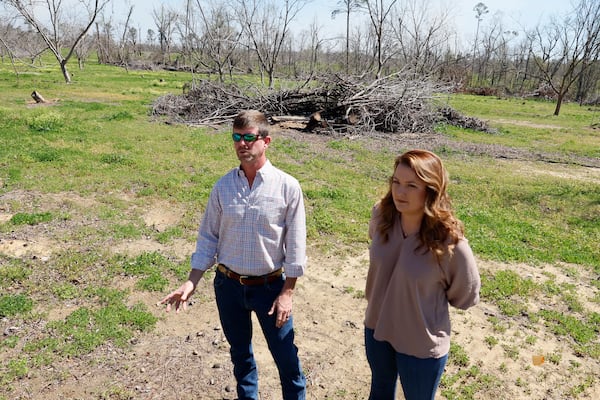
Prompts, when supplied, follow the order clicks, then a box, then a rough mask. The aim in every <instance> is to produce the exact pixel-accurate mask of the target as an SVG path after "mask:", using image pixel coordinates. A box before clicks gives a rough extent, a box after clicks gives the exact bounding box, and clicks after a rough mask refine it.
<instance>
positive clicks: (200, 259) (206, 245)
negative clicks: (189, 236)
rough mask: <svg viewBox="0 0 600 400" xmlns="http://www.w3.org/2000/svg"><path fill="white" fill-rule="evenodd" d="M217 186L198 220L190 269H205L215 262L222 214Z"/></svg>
mask: <svg viewBox="0 0 600 400" xmlns="http://www.w3.org/2000/svg"><path fill="white" fill-rule="evenodd" d="M217 186H218V185H215V186H214V187H213V189H212V191H211V193H210V196H209V198H208V204H207V206H206V210H205V211H204V216H203V218H202V221H201V222H200V228H199V229H198V238H197V239H196V251H194V252H193V253H192V260H191V266H192V269H199V270H202V271H206V270H207V269H209V268H210V267H212V266H213V265H214V264H215V260H216V256H217V248H218V243H219V227H220V224H221V215H222V209H221V205H220V202H219V192H218V187H217Z"/></svg>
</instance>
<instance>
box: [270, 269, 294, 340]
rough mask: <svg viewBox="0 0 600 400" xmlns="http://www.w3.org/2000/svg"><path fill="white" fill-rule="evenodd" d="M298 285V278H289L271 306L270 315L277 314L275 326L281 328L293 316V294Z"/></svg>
mask: <svg viewBox="0 0 600 400" xmlns="http://www.w3.org/2000/svg"><path fill="white" fill-rule="evenodd" d="M295 286H296V278H287V279H286V280H285V284H284V285H283V289H281V293H280V294H279V296H277V298H276V299H275V301H274V302H273V305H272V306H271V309H270V310H269V315H273V314H275V312H276V313H277V314H276V319H275V326H276V327H277V328H281V327H282V326H283V325H284V324H285V323H286V322H287V321H288V320H289V319H290V317H291V316H292V307H293V302H292V296H293V294H294V287H295Z"/></svg>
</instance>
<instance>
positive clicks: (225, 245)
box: [161, 110, 306, 400]
mask: <svg viewBox="0 0 600 400" xmlns="http://www.w3.org/2000/svg"><path fill="white" fill-rule="evenodd" d="M232 138H233V145H234V148H235V151H236V154H237V157H238V159H239V160H240V166H239V167H236V168H234V169H232V170H231V171H229V172H228V173H227V174H226V175H225V176H223V177H222V178H221V179H219V181H218V182H217V183H216V184H215V186H214V187H213V189H212V192H211V194H210V197H209V200H208V204H207V207H206V211H205V213H204V217H203V219H202V222H201V224H200V229H199V232H198V239H197V242H196V251H195V252H194V253H193V254H192V261H191V266H192V270H191V271H190V274H189V277H188V280H187V281H186V282H185V283H184V284H183V285H181V287H179V289H177V290H175V291H173V292H171V293H170V294H169V295H167V296H166V297H165V298H164V299H163V300H162V301H161V303H162V304H166V305H167V307H166V310H167V312H168V311H170V310H171V307H173V306H174V308H175V310H176V312H179V311H180V310H181V309H183V310H186V309H187V301H188V300H189V298H190V296H191V295H192V294H193V293H194V290H195V289H196V286H197V284H198V281H199V280H200V278H201V277H202V275H203V274H204V272H205V271H206V270H207V269H209V268H210V267H212V266H213V265H215V264H217V268H216V275H215V279H214V290H215V297H216V301H217V308H218V310H219V317H220V320H221V325H222V327H223V332H224V334H225V337H226V338H227V341H228V342H229V345H230V347H231V349H230V353H231V361H232V363H233V374H234V376H235V378H236V381H237V394H238V398H239V400H246V399H248V400H258V373H257V368H256V362H255V360H254V355H253V350H252V342H251V338H252V321H251V312H253V311H254V312H255V313H256V316H257V318H258V321H259V322H260V325H261V328H262V331H263V334H264V336H265V339H266V341H267V343H268V347H269V349H270V351H271V355H272V356H273V359H274V360H275V364H276V365H277V368H278V370H279V376H280V380H281V389H282V394H283V399H285V400H298V399H305V397H306V379H305V377H304V374H303V372H302V367H301V365H300V361H299V359H298V349H297V347H296V346H295V345H294V329H293V318H292V296H293V292H294V287H295V284H296V279H297V278H298V277H300V276H301V275H303V274H304V268H305V264H306V219H305V211H304V202H303V198H302V189H301V188H300V184H299V183H298V181H297V180H296V179H295V178H293V177H292V176H290V175H288V174H286V173H284V172H282V171H281V170H279V169H277V168H275V167H274V166H273V165H272V164H271V162H270V161H269V160H268V159H267V156H266V150H267V148H268V147H269V144H270V143H271V136H269V122H268V121H267V118H266V117H265V115H264V114H263V113H261V112H259V111H255V110H249V111H243V112H241V113H239V114H238V115H237V116H236V117H235V118H234V120H233V134H232ZM283 271H285V273H284V272H283Z"/></svg>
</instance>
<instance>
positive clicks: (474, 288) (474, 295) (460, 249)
mask: <svg viewBox="0 0 600 400" xmlns="http://www.w3.org/2000/svg"><path fill="white" fill-rule="evenodd" d="M480 289H481V279H480V277H479V271H478V269H477V263H476V261H475V256H474V255H473V251H472V250H471V247H470V246H469V243H468V241H467V240H466V239H462V240H459V241H458V243H457V244H456V246H455V247H454V252H453V254H452V257H451V259H450V261H449V264H448V287H447V289H446V297H447V298H448V302H449V303H450V304H451V305H452V306H453V307H456V308H460V309H463V310H466V309H467V308H469V307H471V306H474V305H475V304H477V303H479V290H480Z"/></svg>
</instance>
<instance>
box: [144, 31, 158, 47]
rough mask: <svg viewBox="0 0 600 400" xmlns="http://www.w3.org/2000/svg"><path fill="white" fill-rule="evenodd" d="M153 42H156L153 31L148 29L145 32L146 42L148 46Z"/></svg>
mask: <svg viewBox="0 0 600 400" xmlns="http://www.w3.org/2000/svg"><path fill="white" fill-rule="evenodd" d="M155 40H156V32H154V29H148V30H147V31H146V41H147V42H148V43H150V44H154V41H155Z"/></svg>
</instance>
